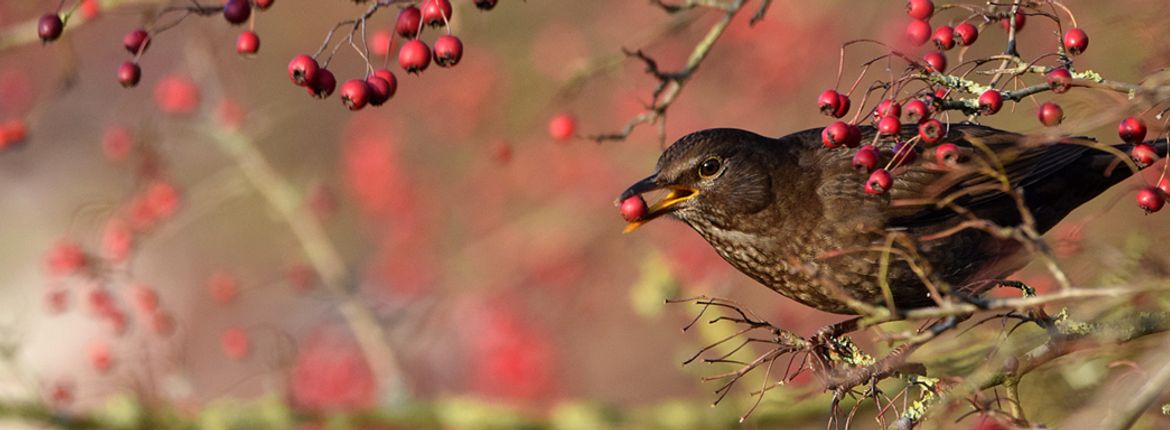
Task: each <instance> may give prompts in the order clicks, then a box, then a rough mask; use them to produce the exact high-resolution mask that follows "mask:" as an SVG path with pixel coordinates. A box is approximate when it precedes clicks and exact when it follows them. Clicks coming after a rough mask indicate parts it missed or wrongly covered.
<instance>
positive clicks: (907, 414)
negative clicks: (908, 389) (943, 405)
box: [902, 375, 939, 423]
mask: <svg viewBox="0 0 1170 430" xmlns="http://www.w3.org/2000/svg"><path fill="white" fill-rule="evenodd" d="M906 382H908V383H909V384H910V385H911V386H918V387H919V388H920V391H921V394H919V396H918V399H917V400H914V402H913V403H911V404H910V406H909V407H907V408H906V410H905V411H904V412H902V418H903V419H906V420H908V421H910V422H915V423H916V422H918V421H920V420H922V418H923V417H925V416H926V412H927V410H928V409H930V407H931V406H933V405H934V402H935V401H937V400H938V393H937V391H938V390H937V388H938V382H939V379H938V378H931V377H927V376H920V375H910V377H909V378H907V380H906Z"/></svg>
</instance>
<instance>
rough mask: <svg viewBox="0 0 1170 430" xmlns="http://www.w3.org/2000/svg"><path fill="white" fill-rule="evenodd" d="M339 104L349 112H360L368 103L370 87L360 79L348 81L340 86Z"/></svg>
mask: <svg viewBox="0 0 1170 430" xmlns="http://www.w3.org/2000/svg"><path fill="white" fill-rule="evenodd" d="M340 93H341V103H342V104H344V105H345V107H347V108H349V110H361V108H364V107H366V103H368V102H369V101H370V86H369V85H366V81H363V80H361V79H350V80H348V81H345V83H344V84H341V92H340Z"/></svg>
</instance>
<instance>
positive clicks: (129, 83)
mask: <svg viewBox="0 0 1170 430" xmlns="http://www.w3.org/2000/svg"><path fill="white" fill-rule="evenodd" d="M141 79H142V68H140V67H138V63H135V62H133V61H126V62H124V63H122V64H121V65H119V66H118V83H119V84H122V87H123V88H134V87H136V86H138V81H139V80H141Z"/></svg>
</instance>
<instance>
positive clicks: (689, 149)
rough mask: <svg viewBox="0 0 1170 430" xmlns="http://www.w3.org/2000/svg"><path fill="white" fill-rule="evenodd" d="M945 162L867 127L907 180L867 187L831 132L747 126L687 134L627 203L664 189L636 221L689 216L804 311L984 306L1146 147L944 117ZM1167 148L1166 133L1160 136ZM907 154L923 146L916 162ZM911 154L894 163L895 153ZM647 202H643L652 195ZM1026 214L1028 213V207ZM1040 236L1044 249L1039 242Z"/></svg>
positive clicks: (902, 136) (911, 137)
mask: <svg viewBox="0 0 1170 430" xmlns="http://www.w3.org/2000/svg"><path fill="white" fill-rule="evenodd" d="M944 127H945V130H944V133H945V134H943V136H942V139H941V142H940V143H941V144H949V145H953V146H951V147H949V148H953V150H957V153H958V155H959V156H958V157H957V158H947V159H946V160H944V159H943V158H942V157H941V156H934V153H933V152H932V151H931V150H930V148H926V147H925V146H926V145H925V144H924V141H923V140H919V139H918V138H916V137H915V136H916V135H917V133H918V128H917V127H915V126H912V125H904V126H902V127H901V128H900V129H899V130H898V135H897V136H893V135H887V136H883V135H882V134H880V133H879V132H878V130H876V129H875V128H873V127H870V126H861V127H859V131H860V134H861V141H862V142H873V143H874V144H875V147H876V149H878V154H879V156H880V157H881V158H880V159H881V163H879V165H882V164H883V163H884V164H886V165H887V166H888V167H889V172H890V173H891V174H892V175H893V177H892V179H893V181H892V183H891V184H890V185H889V186H888V189H885V190H878V192H876V193H875V192H873V190H870V192H867V191H866V189H865V185H866V182H867V180H869V177H870V175H869V174H867V173H865V172H858V171H857V170H856V169H855V166H854V165H853V161H852V159H853V156H854V154H855V153H856V150H853V149H849V148H844V147H839V148H828V147H826V146H827V145H825V144H823V143H822V139H821V134H822V131H823V129H822V128H814V129H808V130H804V131H800V132H796V133H792V134H789V135H786V136H783V137H779V138H771V137H766V136H762V135H759V134H756V133H753V132H750V131H746V130H741V129H733V128H714V129H707V130H701V131H697V132H694V133H691V134H688V135H686V136H684V137H682V138H680V139H678V140H677V141H676V142H674V143H673V144H672V145H670V146H669V147H668V148H667V149H665V151H664V152H663V153H662V155H661V156H660V157H659V158H658V162H657V165H656V168H655V169H654V171H653V173H652V174H650V175H649V176H648V177H646V178H645V179H642V180H640V181H638V182H636V183H634V184H633V185H631V186H630V187H629V188H627V189H626V190H625V191H624V192H622V193H621V195H620V197H619V199H618V201H619V202H621V201H625V200H627V199H630V198H633V197H639V198H641V197H642V195H644V194H665V195H664V196H663V197H662V198H661V199H659V200H657V201H656V202H654V203H653V204H651V205H650V206H649V207H648V208H646V207H645V203H642V204H643V208H644V209H645V213H644V214H643V215H641V216H639V217H637V218H635V219H632V220H628V224H627V226H626V231H627V232H630V231H633V230H635V229H637V228H640V227H641V226H642V225H644V224H646V223H647V222H650V221H652V220H654V219H657V218H660V217H662V216H668V217H672V218H675V219H677V220H681V221H682V222H684V223H686V224H687V225H689V226H690V227H691V228H692V229H693V230H694V231H696V232H697V233H698V234H699V235H701V236H702V237H703V238H704V239H705V240H706V241H707V242H708V243H709V244H710V245H711V246H712V247H713V248H714V250H715V251H716V252H717V253H718V254H719V255H720V256H721V257H722V258H723V259H724V260H726V261H727V262H728V263H730V265H731V266H733V267H734V268H736V269H738V270H739V271H740V272H743V273H744V274H746V275H748V276H749V277H751V278H752V279H754V280H755V281H757V282H759V283H760V284H763V285H764V286H766V287H768V288H770V289H772V290H774V291H776V292H778V293H780V294H782V295H784V296H786V297H788V298H791V299H793V300H795V301H797V302H800V303H803V304H804V305H807V306H810V307H813V308H816V309H819V310H822V311H826V312H830V313H836V314H854V315H856V314H862V313H863V312H865V311H866V309H867V307H870V308H868V309H873V308H872V307H873V306H882V307H885V308H887V309H890V310H892V311H895V312H904V311H907V310H912V309H918V308H924V307H930V306H937V305H939V304H941V301H942V300H945V299H947V298H948V296H954V297H956V298H958V299H964V300H977V299H979V298H980V297H981V296H982V295H983V294H984V293H985V292H986V291H988V290H990V289H991V288H993V287H995V286H997V285H1002V284H1003V283H1004V282H1007V281H1008V277H1009V276H1010V275H1011V274H1013V273H1014V272H1016V271H1018V270H1019V269H1021V268H1022V267H1023V266H1024V265H1026V264H1027V263H1028V262H1029V261H1030V260H1031V258H1033V252H1035V247H1029V246H1025V244H1026V243H1028V238H1035V237H1039V235H1042V234H1043V233H1044V232H1046V231H1048V230H1050V229H1051V228H1052V227H1053V226H1055V225H1056V224H1057V223H1059V222H1060V221H1061V220H1062V219H1063V218H1065V216H1067V215H1068V214H1069V213H1070V212H1072V211H1073V210H1074V209H1076V208H1077V207H1078V206H1081V205H1082V204H1084V203H1086V202H1088V201H1090V200H1092V199H1093V198H1094V197H1096V196H1097V195H1099V194H1101V193H1103V192H1105V191H1106V190H1108V189H1109V188H1111V187H1113V186H1114V185H1116V184H1118V183H1119V182H1121V181H1122V180H1124V179H1126V178H1128V177H1130V176H1132V175H1133V174H1134V173H1135V172H1137V171H1139V170H1140V168H1141V167H1142V166H1140V165H1135V164H1134V163H1132V162H1131V161H1130V159H1129V156H1128V155H1127V154H1129V152H1130V150H1131V149H1132V148H1133V146H1134V145H1135V144H1139V143H1140V140H1141V138H1138V142H1137V143H1123V144H1116V145H1106V144H1101V143H1098V142H1097V141H1096V140H1094V139H1092V138H1087V137H1074V136H1045V135H1040V136H1033V135H1023V134H1019V133H1014V132H1009V131H1004V130H999V129H995V128H991V127H987V126H983V125H978V124H974V123H953V124H945V125H944ZM1147 143H1148V144H1151V145H1153V147H1154V149H1155V150H1156V151H1157V153H1159V154H1165V153H1166V140H1165V139H1161V140H1155V141H1151V142H1147ZM908 144H909V145H910V149H900V151H903V152H902V153H899V154H909V151H910V150H913V151H915V152H914V154H918V153H921V155H920V156H918V157H916V158H914V159H909V157H902V156H901V155H899V157H902V158H900V159H899V160H893V158H894V157H893V156H894V155H895V152H894V147H895V145H897V146H898V147H901V146H905V145H908ZM891 160H893V161H898V162H899V163H900V164H898V163H894V162H893V161H891ZM639 201H642V200H639ZM1024 209H1026V210H1024ZM1033 243H1035V242H1033Z"/></svg>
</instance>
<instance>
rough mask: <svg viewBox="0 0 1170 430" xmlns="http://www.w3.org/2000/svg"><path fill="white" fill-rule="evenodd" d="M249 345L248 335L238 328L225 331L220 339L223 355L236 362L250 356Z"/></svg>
mask: <svg viewBox="0 0 1170 430" xmlns="http://www.w3.org/2000/svg"><path fill="white" fill-rule="evenodd" d="M249 343H250V342H249V341H248V333H247V332H245V331H244V329H241V328H238V327H232V328H229V329H227V330H224V332H223V336H222V337H220V346H222V347H223V353H224V354H225V355H227V356H228V357H231V358H232V359H234V360H243V359H244V358H246V357H247V356H248V349H249V348H248V346H249Z"/></svg>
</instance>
